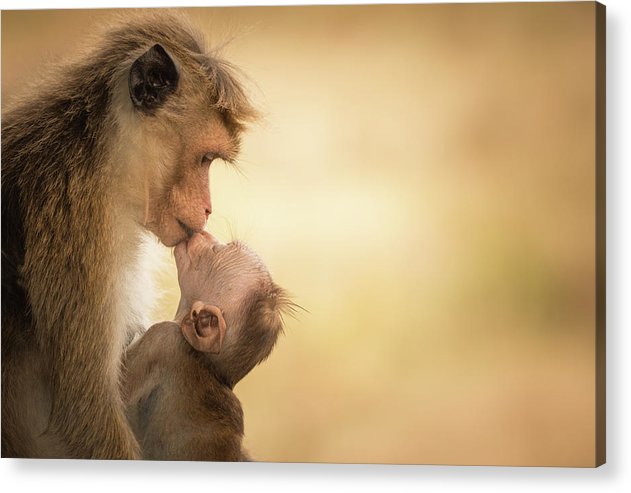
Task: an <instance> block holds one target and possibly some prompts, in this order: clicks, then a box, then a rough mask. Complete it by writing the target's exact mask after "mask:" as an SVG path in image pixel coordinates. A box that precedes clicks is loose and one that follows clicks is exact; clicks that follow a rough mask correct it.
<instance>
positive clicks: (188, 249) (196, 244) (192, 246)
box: [174, 231, 222, 270]
mask: <svg viewBox="0 0 631 493" xmlns="http://www.w3.org/2000/svg"><path fill="white" fill-rule="evenodd" d="M221 244H222V243H221V242H220V241H219V240H218V239H217V238H215V237H214V236H213V235H211V234H210V233H209V232H207V231H202V232H200V233H195V234H193V235H192V236H191V237H190V238H188V239H186V240H184V241H181V242H180V243H178V244H177V246H176V247H175V251H174V255H175V263H176V265H177V268H178V270H182V269H183V268H185V267H186V266H187V265H191V264H194V263H195V262H194V261H193V260H194V259H195V257H197V256H199V255H200V254H201V252H203V251H205V250H206V249H212V247H213V246H214V245H221Z"/></svg>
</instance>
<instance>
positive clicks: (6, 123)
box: [2, 11, 254, 459]
mask: <svg viewBox="0 0 631 493" xmlns="http://www.w3.org/2000/svg"><path fill="white" fill-rule="evenodd" d="M124 15H125V17H127V18H130V14H128V13H125V14H124ZM83 48H84V49H83V55H82V56H80V57H78V58H76V59H75V60H73V61H70V62H68V63H66V64H64V65H63V66H60V67H58V68H57V69H56V70H54V71H52V72H51V73H50V74H48V75H47V76H46V77H45V78H43V79H42V80H41V81H40V83H38V84H37V85H35V86H34V87H33V88H31V89H30V90H28V91H26V92H25V93H24V94H23V95H22V96H21V97H20V98H18V99H16V100H15V101H13V102H12V103H11V104H10V105H9V106H7V109H6V111H5V112H4V114H3V116H2V456H3V457H74V458H100V459H133V458H138V457H139V448H138V444H137V441H136V439H135V438H134V435H133V433H132V431H131V428H130V426H129V424H128V422H127V420H126V418H125V412H124V408H123V401H122V398H121V392H120V382H119V374H120V363H121V357H122V354H123V349H124V347H125V345H126V343H127V342H128V341H130V340H131V339H132V337H133V335H134V334H135V333H137V332H138V331H139V330H141V329H142V327H143V326H146V325H145V323H146V320H145V314H144V308H143V306H142V305H143V303H141V300H142V299H143V296H142V291H143V290H145V289H146V280H145V276H144V275H143V272H144V268H143V267H142V266H141V264H140V263H139V262H140V259H141V251H140V247H141V243H142V242H143V239H144V236H145V235H146V233H148V232H151V233H153V234H154V235H155V236H156V237H157V238H158V239H159V240H160V241H161V242H162V243H163V244H164V245H166V246H174V245H176V244H177V243H179V242H180V241H182V240H184V239H186V238H187V237H189V236H191V235H192V234H193V233H194V232H196V231H201V230H202V228H203V227H204V225H205V223H206V219H207V216H208V214H210V212H211V202H210V193H209V183H208V169H209V166H210V163H211V162H212V160H213V159H215V158H222V159H225V160H231V159H233V158H234V157H235V155H236V153H237V151H238V148H239V135H240V133H241V130H242V129H243V126H244V124H245V122H246V121H247V120H249V119H250V118H251V117H252V116H253V115H254V112H253V111H252V108H251V106H250V105H249V103H248V101H247V99H246V97H245V95H244V93H243V91H242V89H241V87H240V86H239V84H238V82H237V80H236V79H235V77H234V75H233V72H232V70H231V69H230V67H229V65H227V64H226V63H225V62H224V61H222V60H221V59H219V58H217V57H216V56H215V55H213V54H210V53H207V52H205V51H204V48H203V42H202V40H201V38H200V36H199V35H198V33H196V32H195V31H194V30H192V29H191V28H190V27H189V26H188V24H187V23H186V22H185V21H183V20H182V19H181V18H180V17H178V16H175V15H173V14H165V13H160V12H157V11H154V12H152V13H151V14H149V15H144V16H142V17H134V16H133V15H132V16H131V19H129V20H126V21H122V22H120V23H118V24H116V25H114V26H113V27H112V28H110V29H109V30H107V31H106V32H105V33H104V34H103V35H102V36H101V37H100V38H99V39H97V41H96V42H95V43H94V45H93V46H91V47H83ZM33 78H34V79H35V77H33Z"/></svg>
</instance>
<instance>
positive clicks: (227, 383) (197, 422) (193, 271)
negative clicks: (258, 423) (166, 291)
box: [123, 233, 292, 461]
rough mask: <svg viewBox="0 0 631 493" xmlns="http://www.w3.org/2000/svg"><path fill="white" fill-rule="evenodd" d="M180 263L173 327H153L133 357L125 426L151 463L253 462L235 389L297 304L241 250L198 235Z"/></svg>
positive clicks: (128, 365)
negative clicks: (245, 442) (245, 443)
mask: <svg viewBox="0 0 631 493" xmlns="http://www.w3.org/2000/svg"><path fill="white" fill-rule="evenodd" d="M175 261H176V264H177V268H178V281H179V284H180V290H181V298H180V304H179V307H178V311H177V314H176V317H175V321H173V322H162V323H159V324H156V325H154V326H152V327H151V328H150V329H149V330H148V331H147V332H146V333H145V334H144V335H143V336H142V338H140V339H139V340H138V341H137V342H135V343H134V344H133V345H132V346H131V347H130V348H129V349H128V351H127V354H126V358H125V374H124V379H123V380H124V396H125V400H126V405H127V416H128V419H129V421H130V424H131V426H132V429H133V431H134V434H135V435H136V438H137V439H138V442H139V444H140V446H141V450H142V456H143V458H144V459H153V460H211V461H246V460H249V458H248V456H247V455H246V453H245V452H244V450H243V448H242V439H243V411H242V409H241V404H240V402H239V400H238V399H237V397H236V396H235V394H234V393H233V391H232V389H233V387H234V385H235V384H236V383H237V382H238V381H239V380H241V379H242V378H243V377H244V376H245V375H246V374H247V373H248V372H249V371H250V370H251V369H252V368H253V367H254V366H256V365H257V364H258V363H260V362H261V361H263V360H264V359H265V358H266V357H267V356H268V355H269V354H270V352H271V351H272V348H273V347H274V344H275V343H276V339H277V337H278V335H279V333H281V332H282V331H283V321H282V312H283V310H284V309H287V308H291V306H292V305H291V302H289V301H288V299H287V297H286V295H285V292H284V291H283V290H282V288H280V287H279V286H277V285H276V284H274V282H273V281H272V279H271V276H270V274H269V272H268V270H267V268H266V267H265V265H264V264H263V262H262V261H261V260H260V258H259V257H258V256H257V255H256V254H255V253H254V252H252V251H251V250H250V249H248V248H247V247H246V246H244V245H243V244H241V243H238V242H234V243H229V244H227V245H226V244H222V243H219V242H218V241H217V240H216V239H215V238H214V237H212V236H211V235H210V234H208V233H201V234H200V233H197V234H195V235H193V236H192V237H191V238H190V239H189V240H188V241H187V242H182V243H180V244H179V245H178V246H177V247H176V248H175ZM202 300H203V301H202Z"/></svg>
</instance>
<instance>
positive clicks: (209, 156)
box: [202, 152, 217, 166]
mask: <svg viewBox="0 0 631 493" xmlns="http://www.w3.org/2000/svg"><path fill="white" fill-rule="evenodd" d="M216 157H217V155H216V154H215V153H214V152H209V153H208V154H204V156H203V157H202V165H204V166H210V163H212V162H213V161H214V160H215V159H216Z"/></svg>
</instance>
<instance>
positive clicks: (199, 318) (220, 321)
mask: <svg viewBox="0 0 631 493" xmlns="http://www.w3.org/2000/svg"><path fill="white" fill-rule="evenodd" d="M182 334H183V335H184V338H185V339H186V340H187V341H188V343H189V344H190V345H191V346H193V348H194V349H196V350H197V351H201V352H202V353H218V352H220V351H221V346H222V344H223V338H224V335H225V334H226V321H225V320H224V318H223V314H222V313H221V310H220V309H219V308H217V307H216V306H214V305H205V304H204V303H202V302H201V301H196V302H195V303H193V307H192V308H191V311H190V313H189V314H188V315H187V316H186V317H185V318H184V320H183V321H182Z"/></svg>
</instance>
